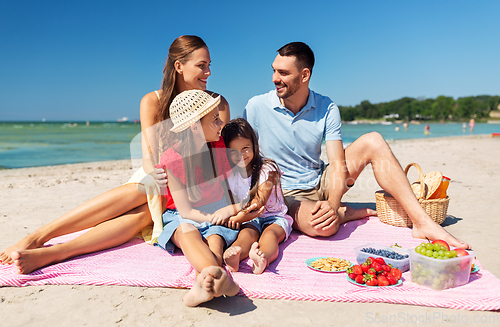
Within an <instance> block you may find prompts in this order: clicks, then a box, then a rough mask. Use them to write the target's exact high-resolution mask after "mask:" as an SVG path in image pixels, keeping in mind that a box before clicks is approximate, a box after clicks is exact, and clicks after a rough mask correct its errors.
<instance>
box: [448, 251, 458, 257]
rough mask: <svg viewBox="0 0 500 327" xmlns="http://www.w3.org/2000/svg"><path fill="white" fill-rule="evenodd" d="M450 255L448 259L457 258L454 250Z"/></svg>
mask: <svg viewBox="0 0 500 327" xmlns="http://www.w3.org/2000/svg"><path fill="white" fill-rule="evenodd" d="M450 254H451V255H450V257H451V258H455V257H456V256H457V251H455V250H451V251H450Z"/></svg>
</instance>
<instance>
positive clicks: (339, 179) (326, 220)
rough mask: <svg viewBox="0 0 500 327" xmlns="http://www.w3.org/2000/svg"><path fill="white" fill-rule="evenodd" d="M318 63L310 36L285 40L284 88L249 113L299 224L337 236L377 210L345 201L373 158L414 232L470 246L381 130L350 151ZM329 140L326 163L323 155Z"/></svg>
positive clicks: (278, 81) (280, 84)
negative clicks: (428, 200)
mask: <svg viewBox="0 0 500 327" xmlns="http://www.w3.org/2000/svg"><path fill="white" fill-rule="evenodd" d="M313 66H314V53H313V52H312V50H311V49H310V48H309V46H307V45H306V44H305V43H302V42H292V43H289V44H287V45H285V46H283V47H282V48H280V49H279V50H278V55H277V56H276V58H275V60H274V62H273V64H272V67H273V83H274V84H275V86H276V89H275V90H272V91H270V92H269V93H266V94H263V95H259V96H255V97H253V98H252V99H250V100H249V101H248V104H247V106H246V108H245V110H244V112H243V116H244V118H245V119H247V120H248V121H249V122H250V124H251V125H252V126H253V128H254V129H255V130H256V132H257V134H258V136H259V143H260V148H261V151H262V153H263V155H264V156H266V157H268V158H271V159H274V160H275V161H276V162H277V163H278V165H279V166H280V168H281V169H282V170H283V172H284V174H283V176H282V188H283V194H284V195H285V199H286V201H287V204H288V208H289V214H290V215H291V216H292V217H293V218H294V228H296V229H298V230H300V231H302V232H303V233H305V234H307V235H310V236H331V235H333V234H335V233H336V232H337V231H338V229H339V227H340V225H342V224H343V223H345V222H347V221H350V220H355V219H359V218H362V217H365V216H368V215H376V212H375V211H374V210H371V209H368V208H365V209H354V208H351V207H348V206H346V205H344V204H343V203H342V202H341V199H342V196H343V195H344V193H345V192H347V191H348V190H349V188H350V187H352V186H353V185H354V182H355V181H356V179H357V178H358V176H359V174H360V173H361V171H362V170H363V169H364V168H365V167H366V165H368V164H372V168H373V172H374V175H375V178H376V180H377V182H378V184H379V185H380V186H381V187H382V188H383V189H384V190H386V191H387V192H389V193H390V194H392V195H393V196H394V197H395V199H396V200H397V201H398V202H399V203H400V204H401V206H402V207H403V208H404V209H405V210H406V212H407V213H408V215H409V217H410V219H411V220H412V222H413V231H412V235H413V237H415V238H428V239H430V240H434V239H442V240H444V241H446V242H448V244H450V245H453V246H456V247H460V248H468V247H469V246H468V244H466V243H464V242H462V241H459V240H458V239H456V238H455V237H453V236H452V235H451V234H449V233H448V232H447V231H446V230H445V229H444V228H442V227H441V226H440V225H438V224H437V223H436V222H434V221H433V220H432V219H431V218H430V217H429V216H428V215H427V213H426V212H425V211H424V209H423V208H422V206H421V205H420V204H419V202H418V201H417V199H416V197H415V195H414V194H413V191H412V190H411V187H410V185H409V183H408V179H407V178H406V175H405V173H404V172H403V170H402V168H401V166H400V164H399V162H398V161H397V159H396V158H395V157H394V155H393V153H392V151H391V149H390V147H389V145H388V144H387V143H386V142H385V140H384V139H383V138H382V136H381V135H380V134H378V133H369V134H365V135H363V136H361V137H360V138H358V139H357V140H356V141H355V142H353V143H352V144H351V145H349V146H348V147H347V148H346V149H345V150H344V148H343V145H342V136H341V131H340V127H341V121H340V113H339V110H338V108H337V106H336V105H335V103H333V102H332V101H331V100H330V99H329V98H328V97H325V96H322V95H320V94H318V93H315V92H314V91H312V90H310V89H309V81H310V78H311V74H312V70H313ZM322 140H325V145H326V154H327V157H328V163H329V164H328V165H326V166H325V165H324V163H323V162H322V161H321V159H320V155H321V143H322Z"/></svg>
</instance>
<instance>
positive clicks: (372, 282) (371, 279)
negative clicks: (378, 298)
mask: <svg viewBox="0 0 500 327" xmlns="http://www.w3.org/2000/svg"><path fill="white" fill-rule="evenodd" d="M365 283H366V285H368V286H377V285H378V282H377V278H376V277H375V276H373V275H370V274H365Z"/></svg>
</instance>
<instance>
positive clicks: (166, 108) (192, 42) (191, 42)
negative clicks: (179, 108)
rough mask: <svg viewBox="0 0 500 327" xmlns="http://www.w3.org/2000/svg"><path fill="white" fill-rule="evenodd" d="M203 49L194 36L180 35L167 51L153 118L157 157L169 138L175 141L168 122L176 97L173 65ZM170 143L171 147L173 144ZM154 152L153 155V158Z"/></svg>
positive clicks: (170, 123)
mask: <svg viewBox="0 0 500 327" xmlns="http://www.w3.org/2000/svg"><path fill="white" fill-rule="evenodd" d="M203 47H205V48H206V47H207V45H206V44H205V42H204V41H203V40H202V39H201V38H200V37H198V36H195V35H181V36H179V37H178V38H176V39H175V40H174V42H172V44H171V45H170V48H169V50H168V57H167V62H166V64H165V67H164V68H163V83H162V94H161V97H160V107H159V110H158V112H157V113H156V116H155V124H156V128H155V135H154V137H153V138H152V141H150V142H152V144H158V150H159V153H158V154H159V156H160V155H161V154H162V153H163V152H164V151H165V150H166V149H167V148H168V146H167V145H166V143H167V142H166V140H168V139H169V138H170V137H173V138H174V139H175V135H173V134H175V133H170V129H171V128H172V122H171V121H170V119H169V118H170V104H171V103H172V101H173V100H174V98H175V97H176V96H177V95H178V91H177V89H176V82H177V71H176V70H175V67H174V64H175V62H176V61H179V62H181V63H183V64H184V63H186V62H187V61H188V60H189V59H190V58H191V54H192V53H193V52H194V51H196V50H198V49H201V48H203ZM168 143H170V145H172V144H173V143H171V142H168ZM155 155H156V152H155V153H154V155H153V158H154V157H155Z"/></svg>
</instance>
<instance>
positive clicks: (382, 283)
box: [377, 276, 389, 286]
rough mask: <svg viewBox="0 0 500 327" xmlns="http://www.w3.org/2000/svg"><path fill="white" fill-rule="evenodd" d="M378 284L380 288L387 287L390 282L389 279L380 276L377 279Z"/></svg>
mask: <svg viewBox="0 0 500 327" xmlns="http://www.w3.org/2000/svg"><path fill="white" fill-rule="evenodd" d="M377 282H378V286H387V285H389V281H388V280H387V278H385V276H378V277H377Z"/></svg>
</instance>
